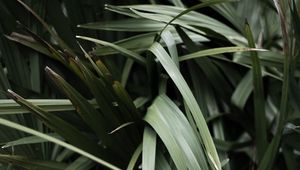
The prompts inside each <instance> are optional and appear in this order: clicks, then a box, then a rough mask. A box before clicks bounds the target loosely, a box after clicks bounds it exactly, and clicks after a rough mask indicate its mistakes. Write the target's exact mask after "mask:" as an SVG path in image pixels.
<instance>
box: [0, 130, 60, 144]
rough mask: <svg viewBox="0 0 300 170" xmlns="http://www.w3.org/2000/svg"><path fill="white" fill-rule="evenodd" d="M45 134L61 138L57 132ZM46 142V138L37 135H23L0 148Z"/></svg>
mask: <svg viewBox="0 0 300 170" xmlns="http://www.w3.org/2000/svg"><path fill="white" fill-rule="evenodd" d="M47 135H49V136H52V137H55V138H57V139H60V140H63V138H61V137H60V136H59V135H58V134H56V133H48V134H47ZM43 142H48V140H45V139H42V138H40V137H37V136H27V137H23V138H20V139H17V140H14V141H10V142H6V143H5V144H4V145H3V146H1V148H7V147H13V146H17V145H27V144H34V143H43Z"/></svg>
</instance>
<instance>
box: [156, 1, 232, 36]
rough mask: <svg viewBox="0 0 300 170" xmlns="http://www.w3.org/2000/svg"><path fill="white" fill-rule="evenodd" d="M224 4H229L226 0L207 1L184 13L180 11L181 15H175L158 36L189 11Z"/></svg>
mask: <svg viewBox="0 0 300 170" xmlns="http://www.w3.org/2000/svg"><path fill="white" fill-rule="evenodd" d="M224 2H230V1H228V0H210V1H207V2H202V3H200V4H197V5H194V6H192V7H190V8H188V9H186V10H184V11H182V12H181V13H179V14H178V15H176V16H175V17H173V19H171V20H170V21H169V22H168V23H167V24H166V25H165V26H164V28H163V29H162V30H161V32H160V34H161V33H162V32H163V31H164V30H165V29H166V28H167V27H168V25H170V24H171V23H172V22H173V21H175V20H176V19H178V18H179V17H181V16H183V15H185V14H187V13H189V12H191V11H195V10H197V9H201V8H204V7H208V6H212V5H215V4H219V3H224Z"/></svg>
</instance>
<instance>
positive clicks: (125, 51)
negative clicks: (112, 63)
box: [76, 36, 146, 65]
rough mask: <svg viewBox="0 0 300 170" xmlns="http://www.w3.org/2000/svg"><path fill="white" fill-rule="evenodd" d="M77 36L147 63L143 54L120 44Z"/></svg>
mask: <svg viewBox="0 0 300 170" xmlns="http://www.w3.org/2000/svg"><path fill="white" fill-rule="evenodd" d="M76 38H79V39H83V40H87V41H91V42H94V43H96V44H101V45H104V46H108V47H110V48H113V49H114V50H117V51H119V52H120V53H121V54H123V55H125V56H126V57H129V58H131V59H133V60H134V61H136V62H137V63H139V64H141V65H145V64H146V59H145V58H144V57H143V56H141V55H139V54H137V53H135V52H133V51H130V50H127V49H125V48H122V47H120V46H118V45H115V44H113V43H110V42H107V41H102V40H98V39H95V38H89V37H84V36H76Z"/></svg>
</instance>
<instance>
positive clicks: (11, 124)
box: [0, 118, 120, 170]
mask: <svg viewBox="0 0 300 170" xmlns="http://www.w3.org/2000/svg"><path fill="white" fill-rule="evenodd" d="M0 124H1V125H4V126H7V127H10V128H13V129H16V130H19V131H22V132H26V133H29V134H31V135H35V136H38V137H40V138H43V139H45V140H48V141H50V142H53V143H56V144H58V145H60V146H63V147H65V148H68V149H70V150H72V151H74V152H76V153H79V154H81V155H83V156H86V157H87V158H89V159H91V160H93V161H95V162H97V163H99V164H102V165H103V166H106V167H108V168H110V169H113V170H120V168H118V167H116V166H114V165H112V164H110V163H108V162H106V161H104V160H102V159H100V158H99V157H97V156H94V155H92V154H90V153H88V152H86V151H85V150H82V149H80V148H78V147H75V146H73V145H71V144H68V143H66V142H63V141H61V140H59V139H57V138H54V137H52V136H49V135H46V134H43V133H41V132H38V131H36V130H33V129H30V128H28V127H25V126H22V125H20V124H17V123H14V122H11V121H8V120H5V119H2V118H0ZM64 128H65V127H64ZM78 139H80V138H78Z"/></svg>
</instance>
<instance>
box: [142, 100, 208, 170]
mask: <svg viewBox="0 0 300 170" xmlns="http://www.w3.org/2000/svg"><path fill="white" fill-rule="evenodd" d="M144 120H145V121H146V122H148V123H149V124H150V125H151V126H152V127H153V128H154V130H155V131H156V133H157V134H158V135H159V137H160V138H161V139H162V141H163V143H164V145H165V146H166V147H167V149H168V151H169V153H170V155H171V157H172V159H173V160H174V163H175V165H176V167H177V168H178V169H186V168H188V169H208V165H207V159H206V155H205V153H204V151H203V149H202V147H199V146H201V144H200V141H199V139H198V138H197V137H196V135H195V134H194V133H191V132H193V130H192V127H191V126H190V125H189V123H188V121H187V119H186V118H185V116H184V115H183V113H182V112H181V111H180V110H179V108H178V107H177V106H176V105H175V104H174V103H173V102H172V101H171V100H170V99H169V98H168V97H167V96H165V95H160V96H158V97H157V98H156V99H155V101H154V103H153V104H152V105H151V107H149V108H148V111H147V114H146V116H145V118H144ZM174 125H176V126H174Z"/></svg>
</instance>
